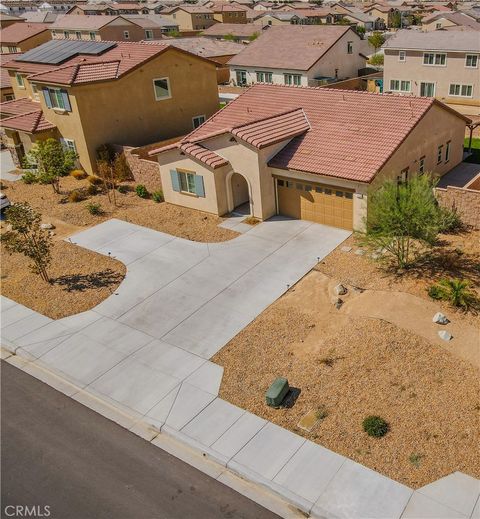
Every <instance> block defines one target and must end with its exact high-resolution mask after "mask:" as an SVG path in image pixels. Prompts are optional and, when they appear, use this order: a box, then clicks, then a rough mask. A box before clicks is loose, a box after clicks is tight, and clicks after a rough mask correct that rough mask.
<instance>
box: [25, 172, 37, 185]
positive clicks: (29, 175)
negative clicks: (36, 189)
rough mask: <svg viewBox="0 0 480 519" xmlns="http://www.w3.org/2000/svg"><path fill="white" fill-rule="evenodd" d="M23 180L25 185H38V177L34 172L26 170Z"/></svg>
mask: <svg viewBox="0 0 480 519" xmlns="http://www.w3.org/2000/svg"><path fill="white" fill-rule="evenodd" d="M22 180H23V182H24V183H25V184H36V183H37V182H38V175H37V174H36V173H35V172H34V171H30V170H26V171H25V173H23V175H22Z"/></svg>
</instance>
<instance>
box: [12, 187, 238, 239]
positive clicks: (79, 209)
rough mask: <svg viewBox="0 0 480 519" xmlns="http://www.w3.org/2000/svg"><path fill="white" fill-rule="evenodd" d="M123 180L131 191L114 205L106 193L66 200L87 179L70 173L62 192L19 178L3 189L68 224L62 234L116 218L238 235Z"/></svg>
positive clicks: (215, 235)
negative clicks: (96, 208)
mask: <svg viewBox="0 0 480 519" xmlns="http://www.w3.org/2000/svg"><path fill="white" fill-rule="evenodd" d="M124 184H125V185H127V186H128V187H129V188H130V189H131V191H129V192H128V193H125V194H121V193H117V203H118V206H117V207H115V206H113V205H111V204H110V203H109V202H108V198H107V196H106V195H105V194H98V195H94V196H88V199H86V200H83V201H80V202H68V199H67V197H68V194H69V193H70V192H71V191H73V190H79V189H84V188H86V187H87V186H88V182H87V180H76V179H74V178H72V177H65V178H62V179H61V181H60V186H61V191H62V192H61V194H55V193H54V192H53V190H52V187H51V186H49V185H44V186H42V185H38V184H30V185H28V184H24V183H23V182H22V181H18V182H8V181H2V186H3V187H2V192H4V193H5V194H6V195H7V196H8V198H9V199H10V200H11V201H12V202H24V201H27V202H28V203H29V204H30V205H31V206H32V207H34V208H35V209H36V210H37V211H39V212H40V213H41V214H42V215H43V220H44V221H49V222H52V223H54V224H55V225H58V224H59V229H60V227H61V226H62V224H67V227H65V229H64V231H65V234H71V233H72V232H74V231H76V230H81V229H83V228H85V227H88V226H92V225H96V224H98V223H100V222H102V221H104V220H108V219H109V218H119V219H121V220H126V221H128V222H132V223H135V224H138V225H143V226H145V227H150V228H151V229H155V230H157V231H162V232H166V233H168V234H172V235H174V236H179V237H181V238H186V239H188V240H193V241H201V242H220V241H226V240H231V239H233V238H235V237H236V236H238V233H236V232H234V231H231V230H229V229H222V228H220V227H218V224H219V223H221V222H222V220H223V219H222V218H219V217H217V216H214V215H211V214H207V213H202V212H200V211H194V210H192V209H188V208H185V207H179V206H174V205H171V204H167V203H165V202H162V203H155V202H154V201H153V200H144V199H142V198H140V197H138V196H137V194H136V193H135V192H134V191H133V189H134V187H135V185H134V184H133V183H129V182H125V183H124ZM90 203H98V204H100V205H101V207H102V209H103V211H104V213H103V214H102V215H91V214H90V213H89V212H88V210H87V207H86V206H87V205H88V204H90ZM59 232H60V230H59Z"/></svg>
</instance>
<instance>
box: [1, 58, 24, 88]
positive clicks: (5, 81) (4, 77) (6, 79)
mask: <svg viewBox="0 0 480 519" xmlns="http://www.w3.org/2000/svg"><path fill="white" fill-rule="evenodd" d="M21 55H22V53H21V52H15V53H10V54H8V53H5V54H0V88H11V87H12V82H11V79H10V75H9V74H8V71H7V69H5V68H3V67H2V65H3V64H4V63H7V61H11V60H12V59H15V58H16V57H19V56H21Z"/></svg>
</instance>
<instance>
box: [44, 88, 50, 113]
mask: <svg viewBox="0 0 480 519" xmlns="http://www.w3.org/2000/svg"><path fill="white" fill-rule="evenodd" d="M42 91H43V97H44V98H45V104H46V105H47V106H48V108H52V101H50V92H49V91H48V88H47V87H43V88H42Z"/></svg>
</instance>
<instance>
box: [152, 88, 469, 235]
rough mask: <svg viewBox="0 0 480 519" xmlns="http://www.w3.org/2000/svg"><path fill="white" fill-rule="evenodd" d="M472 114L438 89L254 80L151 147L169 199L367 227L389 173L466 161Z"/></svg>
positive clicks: (440, 170) (396, 177)
mask: <svg viewBox="0 0 480 519" xmlns="http://www.w3.org/2000/svg"><path fill="white" fill-rule="evenodd" d="M467 122H470V121H469V119H467V118H466V117H464V116H463V115H461V114H459V113H458V112H456V111H455V110H453V109H451V108H449V107H448V106H446V105H444V104H443V103H441V102H439V101H437V100H436V99H432V98H421V97H412V98H406V97H403V96H397V95H385V94H373V93H368V92H360V91H354V90H336V89H330V88H308V87H302V88H298V87H297V88H295V87H286V86H280V85H254V86H253V87H251V88H249V89H248V90H247V91H246V92H245V93H243V94H242V95H240V96H239V97H237V99H235V100H234V101H232V102H230V103H229V104H227V105H226V106H225V108H223V109H222V110H220V111H219V112H217V113H216V114H215V115H214V116H213V117H212V118H210V119H209V120H208V121H207V122H206V123H205V124H204V125H202V126H201V127H200V128H197V129H196V130H194V131H193V132H192V133H190V135H187V136H186V137H184V138H183V139H181V140H180V141H178V142H176V143H173V144H171V145H168V146H163V147H160V148H158V149H156V150H155V149H154V150H152V151H151V152H150V154H151V155H152V156H158V162H159V165H160V175H161V178H162V189H163V193H164V196H165V200H166V201H167V202H171V203H173V204H176V205H183V206H186V207H190V208H193V209H198V210H201V211H206V212H210V213H214V214H217V215H223V214H227V213H229V212H231V211H233V210H234V209H235V208H237V207H239V206H243V207H245V206H246V208H248V209H247V212H248V213H249V214H251V215H253V216H255V217H256V218H259V219H262V220H264V219H267V218H270V217H271V216H273V215H275V214H281V215H285V216H288V217H292V218H299V219H304V220H310V221H314V222H317V223H321V224H325V225H331V226H335V227H341V228H344V229H356V230H359V231H361V230H364V226H365V217H366V216H367V210H368V199H369V195H370V193H371V190H372V189H375V188H376V187H378V186H379V185H381V183H382V182H384V181H385V180H387V179H390V180H393V181H397V182H405V181H407V180H408V179H409V178H412V177H413V176H414V175H417V174H421V173H426V172H430V173H433V174H435V175H437V176H442V175H444V174H445V173H447V172H448V171H449V170H451V169H452V168H453V167H455V166H456V165H457V164H458V163H460V162H461V161H462V157H463V140H464V137H465V126H466V124H467ZM243 207H242V208H243Z"/></svg>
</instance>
